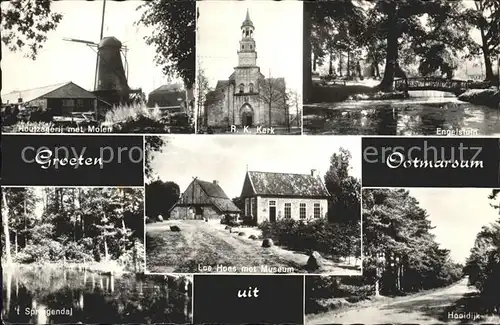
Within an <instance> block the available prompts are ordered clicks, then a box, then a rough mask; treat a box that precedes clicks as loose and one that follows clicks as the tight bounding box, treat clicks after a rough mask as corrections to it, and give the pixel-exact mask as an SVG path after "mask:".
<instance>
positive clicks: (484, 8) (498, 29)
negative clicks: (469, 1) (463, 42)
mask: <svg viewBox="0 0 500 325" xmlns="http://www.w3.org/2000/svg"><path fill="white" fill-rule="evenodd" d="M474 6H475V8H474V9H472V8H471V9H468V10H467V11H466V13H465V17H466V18H467V20H468V21H469V22H470V23H471V24H472V25H473V26H475V27H476V28H477V29H479V31H480V33H481V44H478V47H477V48H478V49H480V51H481V52H482V54H483V58H484V66H485V69H486V80H489V81H492V82H497V79H496V78H495V75H494V73H493V67H492V63H491V59H492V57H493V56H494V55H499V53H500V4H499V2H498V1H495V0H474ZM472 54H477V53H476V51H474V50H473V51H472Z"/></svg>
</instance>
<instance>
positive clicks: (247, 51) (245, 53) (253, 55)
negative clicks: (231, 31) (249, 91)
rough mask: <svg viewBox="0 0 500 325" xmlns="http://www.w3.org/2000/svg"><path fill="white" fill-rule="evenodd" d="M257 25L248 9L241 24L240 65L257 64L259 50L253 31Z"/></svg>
mask: <svg viewBox="0 0 500 325" xmlns="http://www.w3.org/2000/svg"><path fill="white" fill-rule="evenodd" d="M254 29H255V27H254V25H253V22H252V20H250V12H249V10H248V9H247V13H246V17H245V20H244V21H243V23H242V24H241V40H240V48H239V50H238V66H246V67H248V66H256V65H257V61H256V60H257V52H256V51H255V40H254V38H253V31H254Z"/></svg>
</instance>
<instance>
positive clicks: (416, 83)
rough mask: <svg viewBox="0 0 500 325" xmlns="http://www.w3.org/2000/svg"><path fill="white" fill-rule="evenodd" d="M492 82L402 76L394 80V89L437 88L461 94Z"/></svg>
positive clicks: (484, 86)
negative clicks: (405, 77)
mask: <svg viewBox="0 0 500 325" xmlns="http://www.w3.org/2000/svg"><path fill="white" fill-rule="evenodd" d="M490 86H491V85H490V83H488V82H482V81H474V80H456V79H445V78H436V77H415V78H407V79H404V78H400V79H396V80H394V89H395V90H398V91H411V90H437V91H446V92H449V93H453V94H455V95H457V96H458V95H460V94H462V93H464V92H465V91H467V90H468V89H485V88H488V87H490Z"/></svg>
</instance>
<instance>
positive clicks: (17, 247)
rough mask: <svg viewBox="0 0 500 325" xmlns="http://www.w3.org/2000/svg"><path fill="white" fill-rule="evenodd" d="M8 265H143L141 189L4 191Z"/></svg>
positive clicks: (5, 253) (4, 241) (18, 189)
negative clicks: (63, 262)
mask: <svg viewBox="0 0 500 325" xmlns="http://www.w3.org/2000/svg"><path fill="white" fill-rule="evenodd" d="M2 227H3V232H2V243H4V245H2V247H3V252H2V253H3V254H2V256H3V261H4V262H17V263H48V262H62V261H65V262H75V263H93V262H116V263H117V264H118V265H120V266H121V267H123V268H128V269H130V270H132V269H134V270H137V269H138V268H140V267H142V264H143V255H144V253H143V252H144V249H143V242H144V193H143V190H142V189H139V188H48V187H47V188H30V187H26V188H3V189H2Z"/></svg>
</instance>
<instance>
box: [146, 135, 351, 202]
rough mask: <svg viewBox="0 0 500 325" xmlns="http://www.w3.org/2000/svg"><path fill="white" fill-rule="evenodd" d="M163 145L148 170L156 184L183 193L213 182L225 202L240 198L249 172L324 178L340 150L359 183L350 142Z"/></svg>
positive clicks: (274, 139) (183, 141) (200, 140)
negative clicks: (175, 187)
mask: <svg viewBox="0 0 500 325" xmlns="http://www.w3.org/2000/svg"><path fill="white" fill-rule="evenodd" d="M165 139H168V142H169V143H168V144H167V145H166V146H165V147H164V149H163V150H162V152H161V153H155V154H154V156H153V161H152V163H151V167H152V169H153V171H154V173H156V174H157V175H158V176H159V177H160V179H161V180H163V181H173V182H175V183H177V184H178V185H179V187H180V189H181V192H184V191H185V190H186V188H187V187H188V185H189V184H190V183H191V181H192V180H193V177H198V179H200V180H204V181H208V182H211V181H213V180H218V181H219V184H220V185H221V187H222V189H223V190H224V192H226V194H227V195H228V197H229V198H233V197H237V196H240V194H241V189H242V186H243V181H244V178H245V173H246V170H247V165H248V170H250V171H265V172H283V173H298V174H309V173H310V172H311V169H316V170H317V171H318V173H319V175H321V177H323V176H324V174H325V172H326V171H327V170H328V168H329V167H330V157H331V155H332V154H334V153H336V152H338V151H339V147H343V148H345V149H348V150H350V152H351V154H352V160H351V165H352V169H351V175H353V176H355V177H357V178H360V177H361V138H360V137H354V136H342V137H323V136H307V137H300V136H264V137H263V136H259V135H245V136H228V135H197V136H196V141H193V138H192V137H190V136H182V135H178V136H175V137H172V136H169V137H165Z"/></svg>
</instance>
